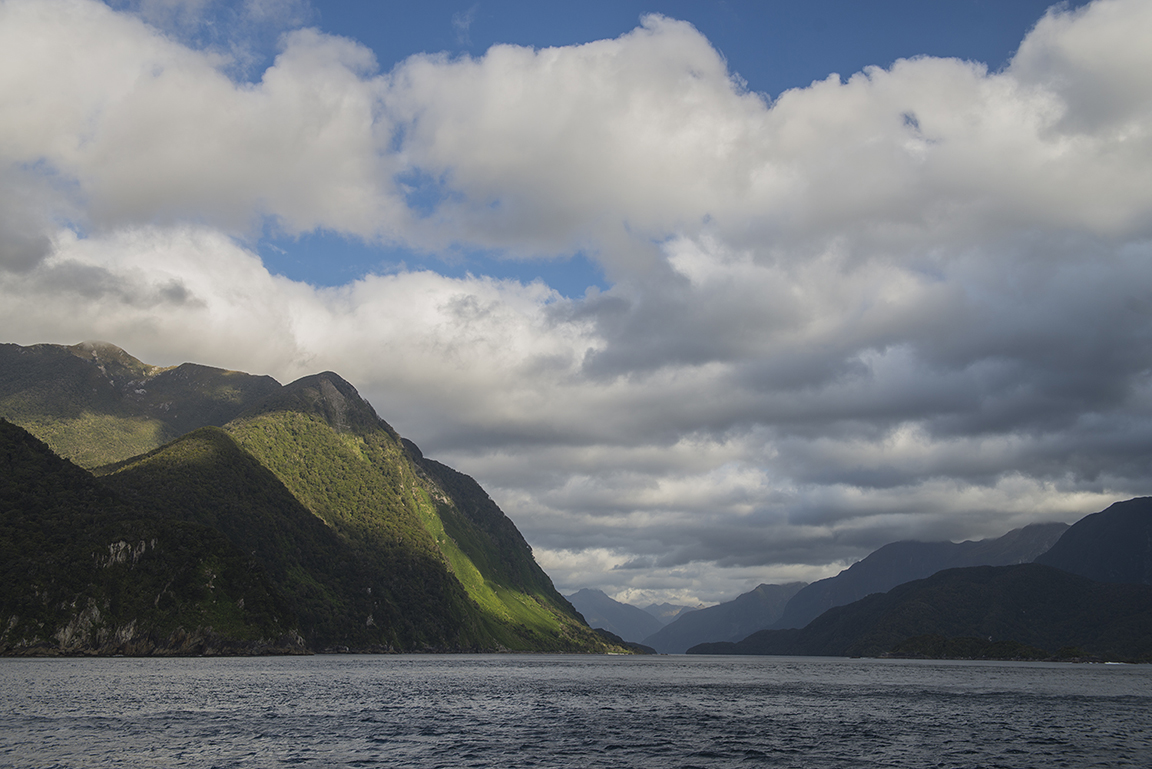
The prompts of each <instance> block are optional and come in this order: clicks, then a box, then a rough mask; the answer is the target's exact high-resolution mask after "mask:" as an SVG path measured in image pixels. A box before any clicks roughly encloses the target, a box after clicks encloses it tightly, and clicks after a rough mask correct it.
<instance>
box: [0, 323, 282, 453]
mask: <svg viewBox="0 0 1152 769" xmlns="http://www.w3.org/2000/svg"><path fill="white" fill-rule="evenodd" d="M278 388H279V384H278V383H277V382H276V381H275V380H274V379H272V378H271V377H258V376H252V375H250V374H242V373H240V372H236V371H224V370H222V369H215V368H210V367H207V366H197V365H194V364H190V363H185V364H183V365H181V366H176V367H173V368H159V367H156V366H149V365H148V364H146V363H141V362H140V361H138V360H136V359H135V358H133V357H132V356H131V355H129V354H128V353H126V352H124V351H123V350H121V349H120V348H119V347H115V346H114V345H110V344H103V343H84V344H78V345H73V346H71V347H62V346H59V345H48V344H42V345H33V346H31V347H20V346H19V345H14V344H0V418H4V419H7V420H8V421H10V422H12V423H13V424H17V425H20V426H21V427H23V428H24V429H26V430H28V431H29V432H31V433H32V434H33V435H36V436H38V437H39V438H40V439H41V440H43V441H44V442H45V443H47V444H48V445H49V446H51V447H52V449H53V451H55V452H56V453H57V454H59V455H60V456H62V457H65V458H67V459H71V460H72V461H73V462H75V463H76V464H78V465H80V466H81V467H86V468H93V467H99V466H101V465H105V464H109V463H112V462H117V461H120V460H124V459H127V458H129V457H134V456H137V455H139V454H143V453H145V452H147V451H151V450H152V449H155V448H157V447H159V446H161V445H163V444H164V443H167V442H168V441H170V440H172V439H173V438H176V437H178V436H180V435H183V434H184V433H187V432H189V431H191V430H194V429H196V428H197V427H202V426H204V425H216V426H219V425H222V424H224V423H225V422H227V421H228V420H230V419H232V418H233V417H235V416H236V415H237V414H239V413H240V411H242V410H243V409H244V408H246V407H247V406H249V405H251V404H252V403H255V402H256V401H257V400H259V399H260V398H262V397H264V396H266V395H268V394H269V393H271V392H274V391H275V390H277V389H278Z"/></svg>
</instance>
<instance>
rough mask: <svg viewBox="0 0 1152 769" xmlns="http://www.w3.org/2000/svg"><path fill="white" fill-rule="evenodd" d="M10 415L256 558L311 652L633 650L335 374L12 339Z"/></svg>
mask: <svg viewBox="0 0 1152 769" xmlns="http://www.w3.org/2000/svg"><path fill="white" fill-rule="evenodd" d="M5 415H6V416H8V417H9V418H10V419H12V420H13V421H15V422H17V423H19V424H22V425H24V426H25V427H27V428H28V429H29V430H30V431H31V432H33V433H34V434H36V435H38V436H39V437H41V438H42V439H43V440H45V441H46V442H47V443H48V444H49V445H50V446H51V447H52V448H53V449H54V450H56V451H57V452H58V453H61V454H64V455H67V456H69V457H71V458H73V459H75V461H77V463H79V464H81V465H83V466H85V467H89V468H93V467H95V468H98V470H97V472H99V473H100V475H101V480H102V481H103V482H104V483H106V484H107V485H108V487H109V488H114V489H116V490H117V491H118V492H119V493H120V494H121V495H122V496H124V497H125V498H127V499H130V500H132V502H133V504H135V505H137V506H138V507H141V508H147V509H149V510H155V511H161V512H162V513H163V514H164V515H166V516H168V517H170V518H172V519H175V520H179V521H183V522H186V523H190V524H197V525H201V526H206V527H208V528H209V529H211V530H212V531H214V532H217V533H219V534H220V535H222V536H224V537H225V538H227V540H228V541H229V542H231V544H232V545H234V546H236V547H238V548H239V549H240V550H241V551H243V552H245V553H248V554H250V555H251V556H252V557H253V558H254V559H255V560H256V562H258V563H259V564H260V567H261V569H262V570H263V572H264V573H267V574H268V575H269V577H270V579H272V581H273V583H274V585H275V589H276V591H277V593H278V595H280V596H282V597H283V598H284V599H285V600H287V601H289V602H290V603H291V605H292V606H293V608H294V610H295V611H296V612H297V614H298V616H299V622H300V629H301V631H302V632H303V633H304V635H305V636H306V638H307V641H308V643H309V645H310V646H311V647H312V648H316V649H324V648H344V647H347V648H353V649H364V650H389V649H393V650H420V649H443V650H476V649H485V650H496V649H514V650H538V651H606V650H609V649H612V650H619V647H617V646H613V645H612V644H611V642H610V641H606V640H605V639H604V638H603V637H602V636H600V635H597V634H595V633H593V632H592V631H591V630H590V629H589V628H588V627H587V625H586V624H585V623H584V621H583V618H582V617H580V615H579V614H578V613H577V612H576V611H575V610H574V609H573V608H572V606H571V605H570V604H569V603H568V602H567V601H566V600H565V599H564V598H563V597H562V596H560V594H559V593H557V592H556V590H555V588H554V587H553V585H552V582H551V580H550V579H549V578H548V576H547V575H546V574H545V573H544V572H543V570H541V569H540V567H539V566H538V565H537V564H536V562H535V560H534V559H533V558H532V551H531V548H529V547H528V544H527V543H526V542H525V541H524V539H523V537H522V536H521V535H520V533H519V532H518V531H517V530H516V527H515V526H514V525H513V524H512V522H511V521H509V520H508V518H507V517H506V516H505V515H504V514H503V512H501V511H500V509H499V507H497V506H496V504H495V503H494V502H493V501H492V500H491V499H490V498H489V497H488V495H487V494H485V493H484V491H483V489H481V488H480V487H479V485H478V484H476V482H475V481H473V480H472V479H471V478H469V477H468V476H466V475H463V474H461V473H458V472H456V471H454V470H452V469H451V468H448V467H446V466H444V465H442V464H440V463H438V462H435V461H432V460H430V459H427V458H425V457H424V456H423V455H422V454H421V453H420V451H419V449H417V448H416V447H415V445H414V444H411V443H410V442H406V441H403V440H402V439H401V438H400V436H398V435H397V434H396V433H395V431H393V430H392V428H391V427H389V426H388V425H387V424H386V423H385V422H383V421H382V420H381V419H380V418H379V417H378V416H377V415H376V413H375V411H373V409H372V407H371V406H370V405H368V403H367V402H365V401H364V400H363V399H362V398H360V396H359V395H358V394H357V392H356V390H355V389H354V388H353V387H352V386H351V385H350V384H348V383H347V382H345V381H344V380H343V379H341V378H340V377H338V376H337V375H335V374H332V373H325V374H320V375H316V376H312V377H306V378H304V379H302V380H299V381H297V382H294V383H292V384H290V385H288V386H281V385H279V384H278V383H277V382H275V380H272V379H271V378H269V377H256V376H251V375H248V374H243V373H239V372H230V371H223V370H221V369H213V368H208V367H205V366H197V365H194V364H187V363H186V364H183V365H181V366H176V367H172V368H167V369H160V368H156V367H152V366H149V365H147V364H145V363H142V362H140V361H139V360H137V359H135V358H133V357H132V356H131V355H128V354H127V353H126V352H124V351H123V350H121V349H119V348H117V347H115V346H113V345H108V344H104V343H85V344H82V345H75V346H73V347H63V346H58V345H35V346H32V347H20V346H17V345H0V416H5ZM209 426H215V427H222V428H223V429H222V430H219V429H217V430H212V429H203V428H205V427H209Z"/></svg>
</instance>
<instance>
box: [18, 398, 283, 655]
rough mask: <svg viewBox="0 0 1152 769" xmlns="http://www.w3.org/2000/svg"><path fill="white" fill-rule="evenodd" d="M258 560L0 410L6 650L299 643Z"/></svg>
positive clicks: (154, 650) (201, 648) (253, 649)
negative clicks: (134, 496)
mask: <svg viewBox="0 0 1152 769" xmlns="http://www.w3.org/2000/svg"><path fill="white" fill-rule="evenodd" d="M295 627H296V621H295V618H294V616H293V614H292V611H291V609H290V608H289V607H288V605H287V604H286V603H285V602H284V601H283V600H282V599H281V598H280V596H279V595H278V594H277V592H276V591H275V589H274V588H272V587H271V585H270V583H269V581H268V579H267V578H266V577H265V575H264V572H263V571H262V570H261V569H260V567H259V566H258V565H257V564H255V563H253V561H252V559H251V558H249V557H247V556H245V555H244V553H243V552H241V551H240V550H238V549H236V548H235V547H234V546H232V545H231V544H230V543H229V542H227V541H226V540H225V539H224V537H222V536H221V535H220V534H218V533H217V532H215V531H212V530H211V529H208V528H206V527H204V526H199V525H194V524H188V523H181V522H178V521H174V520H169V519H164V518H161V517H160V516H158V515H156V514H155V512H154V511H152V510H148V509H145V508H142V507H140V506H138V505H136V504H133V503H131V501H130V500H126V499H124V498H123V497H122V496H120V495H119V494H116V493H114V492H113V491H111V490H109V489H108V488H106V487H104V486H103V485H101V484H100V483H99V482H98V481H97V480H96V479H94V478H93V477H92V476H91V475H89V474H88V473H87V472H85V471H84V470H82V469H80V468H79V467H76V466H75V465H73V464H72V463H70V462H68V461H67V460H64V459H61V458H60V457H58V456H56V455H55V454H53V453H52V452H51V450H50V449H49V448H48V447H47V446H46V445H45V444H44V443H42V442H41V441H39V440H38V439H36V438H34V437H33V436H31V435H30V434H28V433H27V432H25V431H24V430H23V429H21V428H19V427H17V426H15V425H12V424H10V423H8V422H6V421H3V420H0V653H2V654H237V653H269V652H301V651H303V643H302V640H301V639H300V638H299V636H298V635H296V633H295Z"/></svg>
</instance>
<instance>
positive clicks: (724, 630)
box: [643, 582, 807, 654]
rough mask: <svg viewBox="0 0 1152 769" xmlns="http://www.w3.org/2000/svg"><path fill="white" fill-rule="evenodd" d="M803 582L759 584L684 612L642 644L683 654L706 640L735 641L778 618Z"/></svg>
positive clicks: (667, 651) (802, 585)
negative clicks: (704, 606)
mask: <svg viewBox="0 0 1152 769" xmlns="http://www.w3.org/2000/svg"><path fill="white" fill-rule="evenodd" d="M806 584H807V583H805V582H790V583H788V584H787V585H760V586H758V587H757V588H756V589H755V590H752V591H749V592H747V593H744V594H743V595H740V596H737V597H736V598H734V599H733V600H731V601H728V602H726V603H721V604H717V605H716V606H709V607H707V608H704V609H699V610H697V611H693V612H689V613H687V614H683V615H681V616H680V617H678V618H677V619H676V620H675V621H673V622H671V623H669V624H668V625H665V626H664V627H662V628H660V629H659V630H658V631H656V632H655V633H653V634H652V635H650V636H648V637H647V638H645V639H644V640H643V643H644V645H645V646H651V647H652V648H653V649H655V650H656V651H658V652H660V653H661V654H683V653H684V652H685V651H687V650H688V648H689V647H691V646H695V645H696V644H699V643H705V642H707V641H738V640H740V639H741V638H744V637H746V636H748V635H749V634H751V633H754V632H756V631H757V630H762V629H764V628H766V627H769V626H770V625H771V624H772V623H773V622H775V621H776V620H777V619H779V618H780V614H781V613H782V612H783V611H784V606H785V605H786V604H787V603H788V601H789V599H791V598H792V596H794V595H796V593H797V592H799V591H800V589H801V588H803V587H804V586H805V585H806Z"/></svg>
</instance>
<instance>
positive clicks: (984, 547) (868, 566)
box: [772, 523, 1068, 629]
mask: <svg viewBox="0 0 1152 769" xmlns="http://www.w3.org/2000/svg"><path fill="white" fill-rule="evenodd" d="M1067 528H1068V526H1067V524H1063V523H1036V524H1032V525H1030V526H1025V527H1023V528H1020V529H1014V530H1012V531H1010V532H1008V533H1007V534H1005V535H1004V536H1002V537H997V538H995V539H982V540H976V541H969V542H913V541H904V542H893V543H892V544H889V545H885V546H884V547H881V548H880V549H879V550H876V551H875V552H873V553H872V554H871V555H869V556H867V557H866V558H864V559H863V560H861V561H858V562H857V563H854V564H852V565H851V566H849V567H848V568H847V569H845V570H844V571H842V572H840V573H839V574H837V575H836V576H835V577H829V578H828V579H822V580H819V581H818V582H813V583H812V584H811V585H808V586H807V587H805V588H804V589H803V590H801V591H800V592H798V593H797V594H796V595H795V596H794V597H793V598H792V600H790V601H789V602H788V605H787V606H786V607H784V612H783V613H782V614H781V616H780V619H779V620H777V621H776V622H775V624H773V625H772V627H773V628H776V629H783V628H796V627H804V626H805V625H807V624H808V623H809V622H811V621H812V620H814V619H816V618H817V617H819V616H820V615H821V614H823V613H824V612H825V611H827V610H828V609H831V608H832V607H834V606H844V605H845V604H849V603H852V602H853V601H858V600H860V599H861V598H864V597H865V596H867V595H870V594H872V593H883V592H886V591H888V590H891V589H892V588H894V587H896V586H897V585H900V584H903V583H905V582H911V581H912V580H915V579H923V578H924V577H928V576H931V575H932V574H935V573H936V572H938V571H942V570H944V569H953V568H960V567H965V566H1010V565H1012V564H1017V563H1029V562H1031V561H1032V560H1033V559H1035V558H1036V557H1037V556H1038V555H1040V554H1041V553H1043V552H1044V551H1046V550H1047V549H1048V548H1050V547H1051V546H1052V545H1053V543H1055V542H1056V540H1057V539H1059V537H1060V536H1061V534H1062V533H1063V532H1064V531H1065V530H1066V529H1067Z"/></svg>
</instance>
